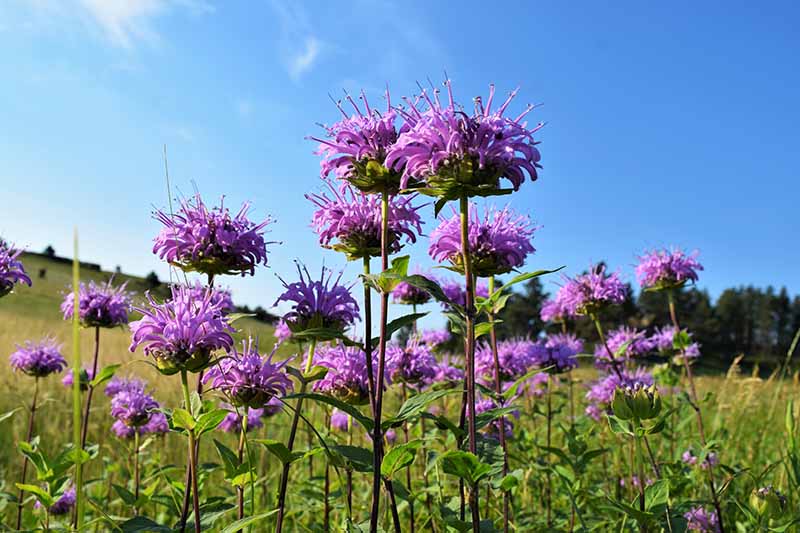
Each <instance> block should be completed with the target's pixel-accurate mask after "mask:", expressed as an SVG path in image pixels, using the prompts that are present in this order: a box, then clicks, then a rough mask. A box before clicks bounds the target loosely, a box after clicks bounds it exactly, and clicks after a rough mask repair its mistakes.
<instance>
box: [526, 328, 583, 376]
mask: <svg viewBox="0 0 800 533" xmlns="http://www.w3.org/2000/svg"><path fill="white" fill-rule="evenodd" d="M537 344H538V347H539V349H538V350H537V352H536V354H535V360H536V362H535V364H536V365H537V366H538V367H539V368H541V369H544V370H545V371H546V372H549V373H551V374H562V373H564V372H569V371H570V370H572V369H573V368H576V367H577V366H578V358H577V357H575V356H576V355H578V354H579V353H580V352H581V350H583V342H581V341H580V339H578V338H577V337H575V336H574V335H570V334H560V335H550V336H549V337H548V338H547V339H546V340H545V341H544V342H539V343H537Z"/></svg>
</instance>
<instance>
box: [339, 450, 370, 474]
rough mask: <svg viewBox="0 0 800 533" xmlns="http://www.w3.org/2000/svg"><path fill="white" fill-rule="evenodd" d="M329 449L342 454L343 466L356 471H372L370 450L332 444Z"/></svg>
mask: <svg viewBox="0 0 800 533" xmlns="http://www.w3.org/2000/svg"><path fill="white" fill-rule="evenodd" d="M330 450H331V451H332V452H334V453H337V454H339V455H341V456H342V458H343V459H344V461H343V463H344V466H345V467H349V468H352V469H353V470H355V471H356V472H372V460H373V457H372V450H368V449H366V448H360V447H358V446H348V445H336V444H334V445H332V446H330Z"/></svg>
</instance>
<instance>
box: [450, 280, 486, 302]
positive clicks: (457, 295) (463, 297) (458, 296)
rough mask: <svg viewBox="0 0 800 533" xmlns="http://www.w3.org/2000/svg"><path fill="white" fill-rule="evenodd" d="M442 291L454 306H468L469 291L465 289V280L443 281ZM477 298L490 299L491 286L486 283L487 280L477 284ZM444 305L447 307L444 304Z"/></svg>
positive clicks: (479, 281)
mask: <svg viewBox="0 0 800 533" xmlns="http://www.w3.org/2000/svg"><path fill="white" fill-rule="evenodd" d="M442 291H443V292H444V295H445V296H447V298H448V300H450V301H451V302H453V303H454V304H457V305H461V306H464V305H466V301H467V291H466V288H465V287H464V280H452V279H446V280H444V281H442ZM475 296H480V297H481V298H488V297H489V285H488V284H487V283H486V280H483V279H479V280H478V282H477V283H475ZM442 305H443V306H444V307H447V306H446V305H444V304H442Z"/></svg>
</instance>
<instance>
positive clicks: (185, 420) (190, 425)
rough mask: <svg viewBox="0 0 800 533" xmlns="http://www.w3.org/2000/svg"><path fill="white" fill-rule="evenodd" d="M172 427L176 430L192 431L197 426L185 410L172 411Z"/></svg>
mask: <svg viewBox="0 0 800 533" xmlns="http://www.w3.org/2000/svg"><path fill="white" fill-rule="evenodd" d="M172 425H174V426H175V427H176V428H181V429H188V430H189V431H191V430H193V429H194V428H195V426H197V422H196V421H195V419H194V417H193V416H192V415H191V414H190V413H189V411H187V410H186V409H180V408H179V409H175V410H174V411H172Z"/></svg>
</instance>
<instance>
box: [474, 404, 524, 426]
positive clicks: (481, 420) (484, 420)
mask: <svg viewBox="0 0 800 533" xmlns="http://www.w3.org/2000/svg"><path fill="white" fill-rule="evenodd" d="M517 410H518V409H517V408H516V407H513V406H506V407H495V408H494V409H488V410H486V411H484V412H482V413H480V414H478V415H477V416H475V429H481V428H484V427H486V426H488V425H489V424H491V423H492V422H494V421H495V420H497V419H499V418H500V417H502V416H506V415H509V414H511V413H513V412H514V411H517Z"/></svg>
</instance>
